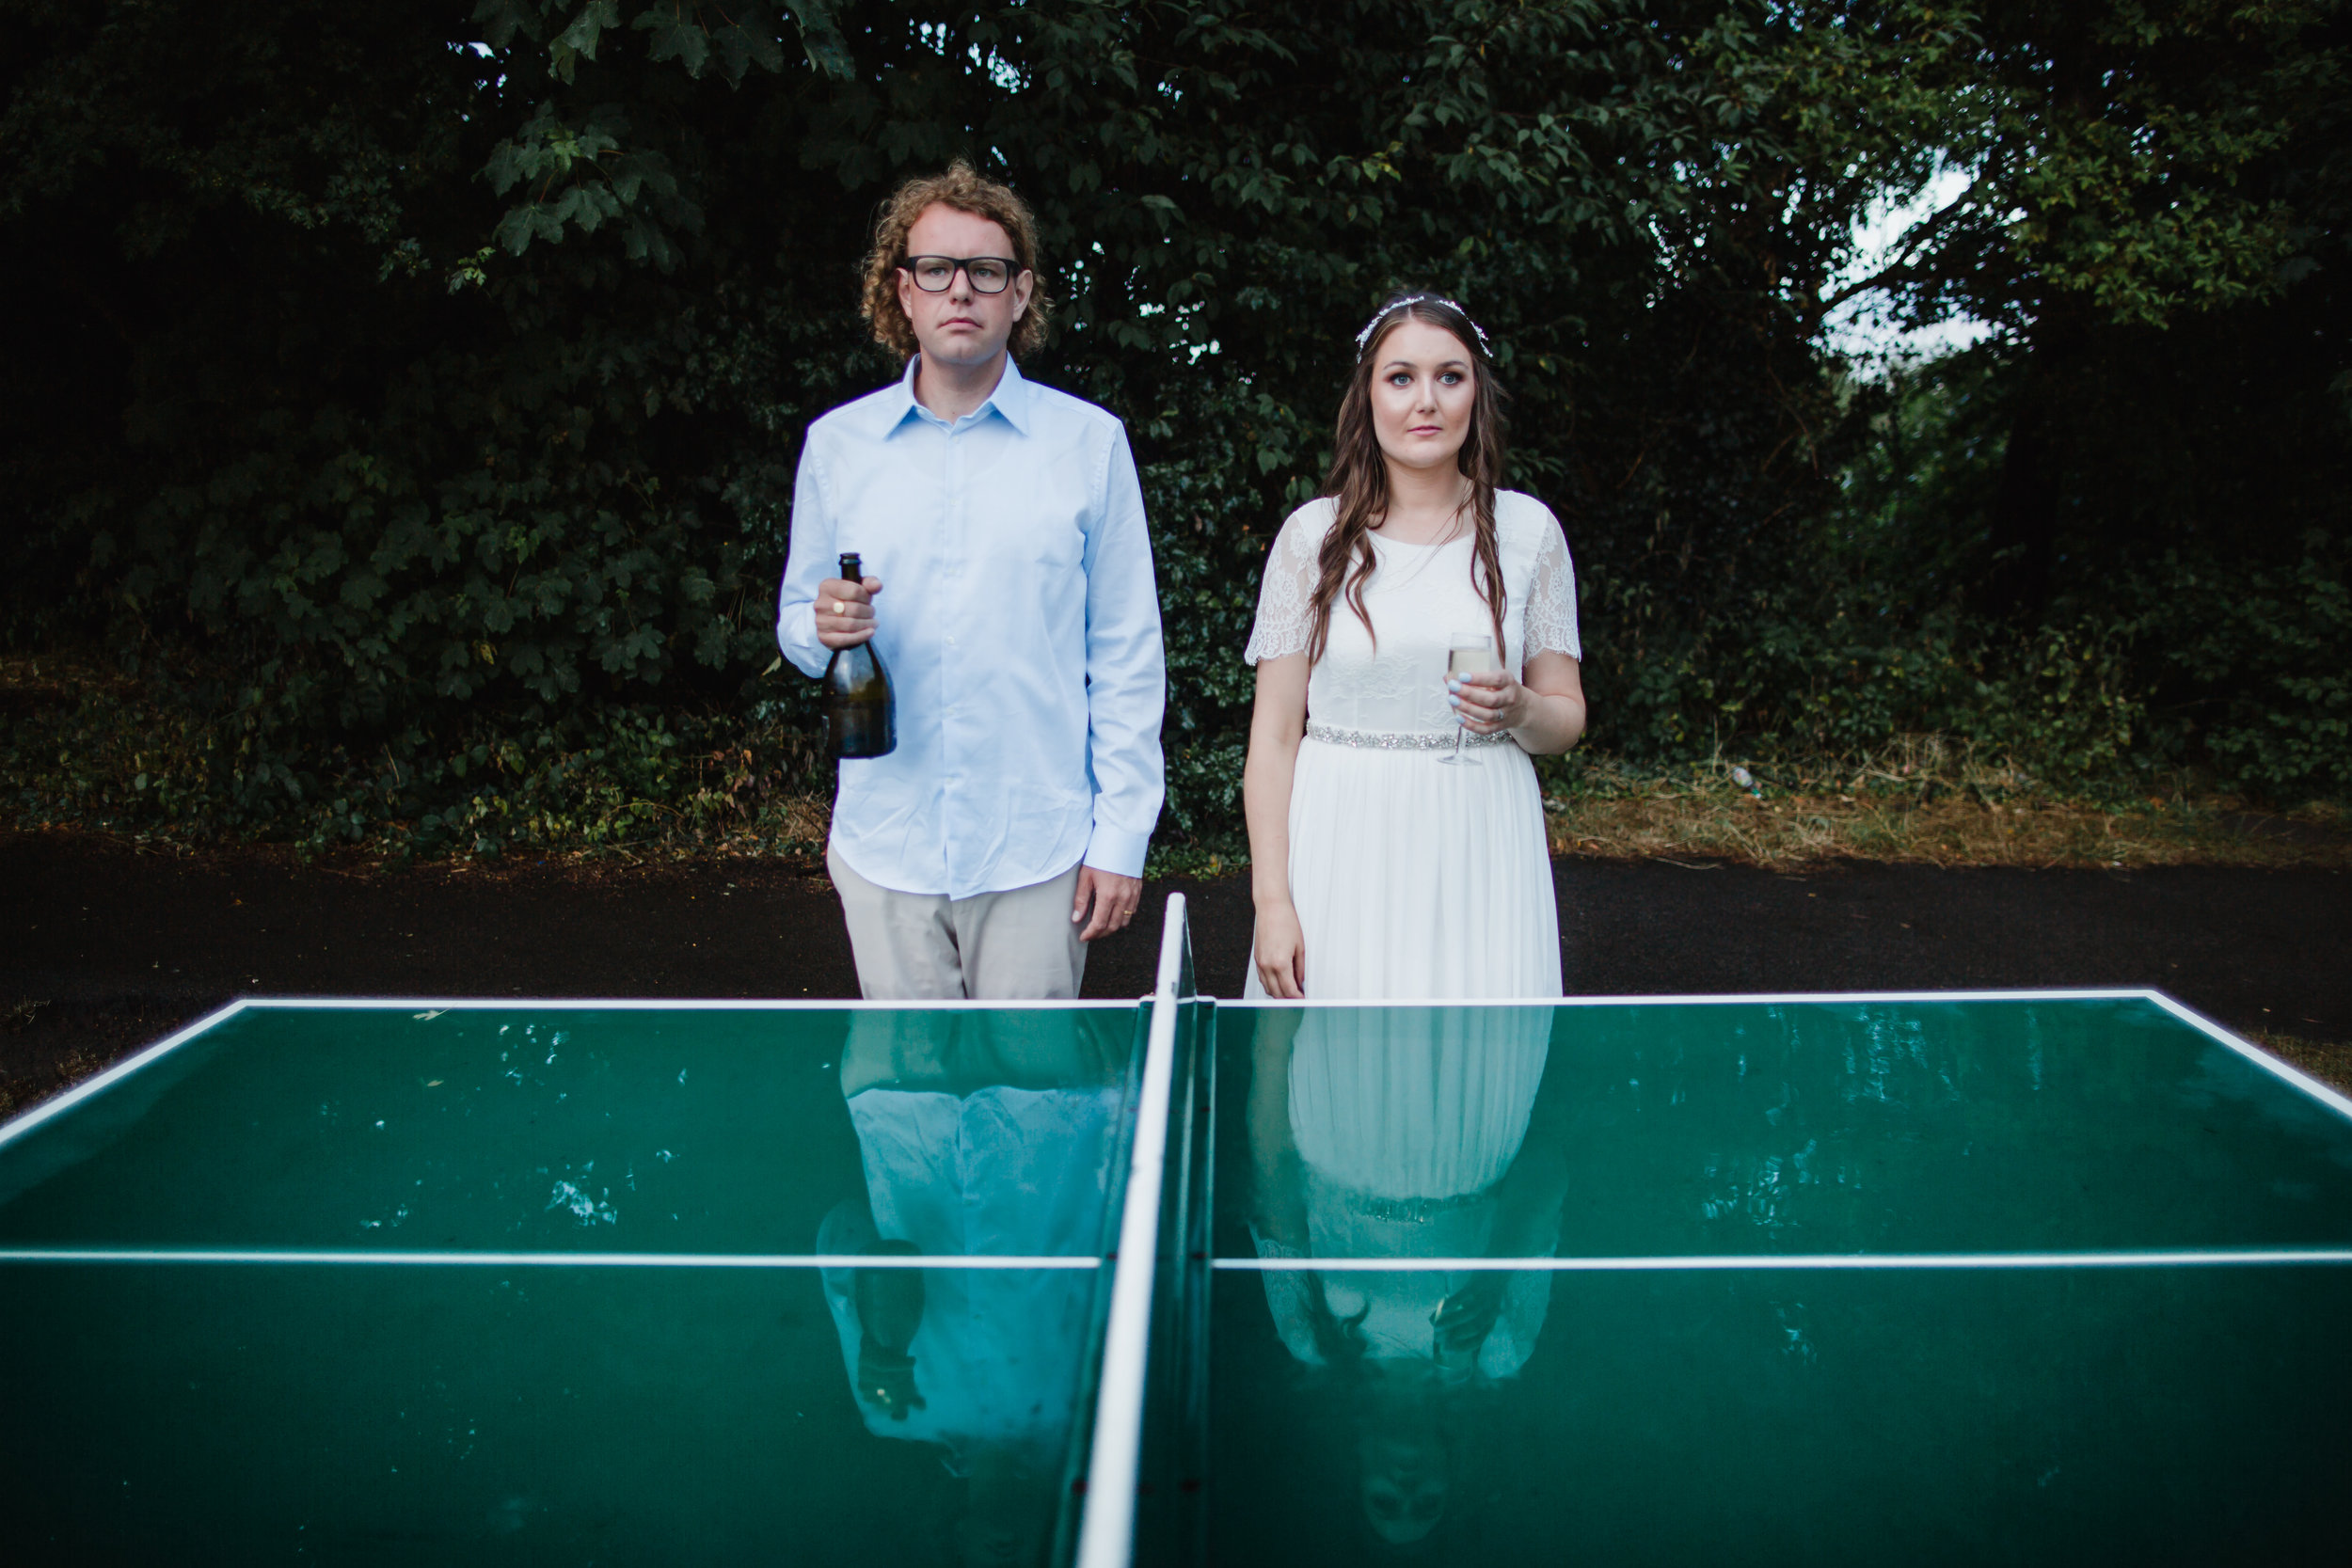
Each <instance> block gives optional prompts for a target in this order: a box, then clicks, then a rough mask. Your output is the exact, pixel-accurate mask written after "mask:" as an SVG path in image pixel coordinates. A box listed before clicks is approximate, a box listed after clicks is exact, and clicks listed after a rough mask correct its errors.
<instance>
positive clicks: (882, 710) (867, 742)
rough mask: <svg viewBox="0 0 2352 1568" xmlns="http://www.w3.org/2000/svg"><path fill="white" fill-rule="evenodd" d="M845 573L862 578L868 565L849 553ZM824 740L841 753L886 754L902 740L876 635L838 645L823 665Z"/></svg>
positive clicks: (850, 577)
mask: <svg viewBox="0 0 2352 1568" xmlns="http://www.w3.org/2000/svg"><path fill="white" fill-rule="evenodd" d="M841 576H842V578H843V579H844V580H846V581H849V582H860V581H863V580H864V579H865V577H866V569H865V568H864V567H863V566H862V565H860V564H859V562H858V558H857V557H856V556H854V555H845V556H843V557H842V558H841ZM825 741H826V744H827V745H828V746H829V747H830V748H831V749H832V752H833V754H834V756H837V757H880V756H888V755H889V754H890V752H891V751H892V750H893V749H894V748H895V747H897V745H898V699H897V698H896V697H894V696H893V695H892V694H891V690H890V672H889V671H887V670H885V669H883V668H882V654H881V652H880V651H879V650H877V649H876V648H875V646H874V641H873V639H872V638H867V639H866V641H863V642H861V643H859V644H858V645H857V646H856V647H854V648H835V649H834V651H833V661H832V662H831V663H830V664H827V665H826V666H825Z"/></svg>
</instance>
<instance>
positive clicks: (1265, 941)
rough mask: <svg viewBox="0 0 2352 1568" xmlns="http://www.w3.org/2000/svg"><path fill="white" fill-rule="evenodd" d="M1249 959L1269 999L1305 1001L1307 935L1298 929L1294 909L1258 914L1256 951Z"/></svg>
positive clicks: (1278, 907)
mask: <svg viewBox="0 0 2352 1568" xmlns="http://www.w3.org/2000/svg"><path fill="white" fill-rule="evenodd" d="M1250 958H1251V960H1252V961H1253V962H1255V963H1256V964H1257V966H1258V983H1259V984H1260V985H1262V986H1263V987H1265V992H1266V994H1267V995H1268V996H1274V997H1279V998H1281V999H1283V1000H1284V1001H1291V1002H1295V1001H1299V1000H1302V999H1304V998H1305V996H1306V994H1307V934H1306V933H1305V932H1304V931H1302V930H1300V929H1299V927H1298V911H1296V910H1295V909H1294V908H1292V907H1291V906H1290V905H1289V904H1287V903H1284V904H1278V905H1275V906H1273V907H1272V908H1269V909H1262V910H1260V911H1258V950H1257V951H1256V952H1255V953H1253V954H1251V955H1250Z"/></svg>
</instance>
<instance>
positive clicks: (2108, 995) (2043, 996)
mask: <svg viewBox="0 0 2352 1568" xmlns="http://www.w3.org/2000/svg"><path fill="white" fill-rule="evenodd" d="M1202 1000H1204V1001H1207V1000H1215V1002H1216V1005H1217V1006H1218V1007H1220V1008H1226V1007H1267V1008H1271V1007H1362V1008H1374V1007H1666V1006H1675V1007H1692V1006H1739V1005H1746V1006H1802V1005H1814V1004H1821V1005H1835V1004H1841V1003H1842V1004H1866V1003H1867V1004H1878V1003H1888V1002H2155V1003H2162V1002H2163V1001H2165V1000H2167V998H2166V997H2165V995H2164V993H2163V992H2162V991H2159V990H2153V989H2151V988H2149V987H2146V986H2115V987H2093V988H2085V989H2076V990H2064V989H2054V990H1815V991H1706V992H1689V993H1679V994H1675V995H1663V996H1380V997H1338V998H1317V997H1305V998H1300V999H1295V1000H1288V1001H1284V1000H1278V999H1276V998H1274V997H1269V996H1248V997H1241V996H1219V997H1216V998H1214V999H1212V998H1208V997H1205V996H1204V997H1203V998H1202Z"/></svg>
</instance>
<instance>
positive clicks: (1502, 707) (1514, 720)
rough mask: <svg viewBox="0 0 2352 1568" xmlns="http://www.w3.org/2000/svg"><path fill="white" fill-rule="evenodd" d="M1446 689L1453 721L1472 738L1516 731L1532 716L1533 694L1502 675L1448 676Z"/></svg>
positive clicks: (1500, 673)
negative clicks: (1505, 731) (1456, 721)
mask: <svg viewBox="0 0 2352 1568" xmlns="http://www.w3.org/2000/svg"><path fill="white" fill-rule="evenodd" d="M1445 688H1446V695H1447V697H1448V698H1449V699H1450V700H1451V701H1452V702H1453V704H1454V717H1455V718H1457V719H1459V720H1461V721H1462V727H1463V728H1464V729H1467V730H1469V731H1470V734H1472V735H1494V734H1497V733H1499V732H1501V731H1502V730H1516V729H1518V727H1519V726H1520V725H1521V724H1524V723H1526V722H1527V721H1528V720H1529V719H1530V718H1531V717H1532V716H1533V715H1534V708H1535V694H1534V692H1532V691H1530V690H1529V689H1527V688H1526V687H1524V686H1521V685H1520V684H1519V683H1518V681H1516V680H1514V679H1512V678H1511V676H1510V674H1509V673H1507V672H1504V671H1501V670H1490V671H1487V672H1486V673H1483V674H1476V675H1448V676H1447V677H1446V682H1445Z"/></svg>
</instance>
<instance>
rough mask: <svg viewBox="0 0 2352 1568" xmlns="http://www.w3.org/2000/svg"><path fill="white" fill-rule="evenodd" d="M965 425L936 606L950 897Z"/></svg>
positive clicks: (945, 517)
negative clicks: (939, 623) (941, 620)
mask: <svg viewBox="0 0 2352 1568" xmlns="http://www.w3.org/2000/svg"><path fill="white" fill-rule="evenodd" d="M961 423H962V421H961V420H957V421H956V422H955V423H953V424H950V425H949V426H948V427H947V439H946V448H947V451H946V457H945V460H944V464H943V467H942V470H941V476H942V478H941V489H942V491H943V492H944V493H943V494H942V496H941V497H940V502H941V504H940V508H939V523H940V535H941V537H940V552H939V563H940V572H941V575H942V576H943V577H944V578H946V582H944V583H943V584H942V585H941V586H942V587H943V589H944V590H945V592H943V593H942V594H940V595H939V597H938V599H937V601H936V602H937V603H938V604H939V607H940V609H941V610H942V612H943V614H944V617H945V619H946V626H945V627H943V628H942V633H941V636H940V640H939V696H940V710H939V721H940V722H939V737H940V746H939V764H940V788H941V791H942V793H943V794H944V795H945V796H946V810H944V811H943V812H941V813H940V818H941V823H942V826H943V829H944V832H943V835H942V836H943V838H944V839H945V842H944V843H943V844H942V845H941V848H942V850H943V851H944V853H945V855H946V862H947V886H948V889H949V891H950V893H951V894H952V893H954V892H956V891H960V890H961V888H962V886H963V877H962V868H961V866H960V865H959V864H958V863H957V861H956V852H955V846H957V845H958V844H961V843H963V842H964V841H965V840H966V838H967V836H968V835H967V834H966V833H965V832H964V824H963V822H962V821H961V816H962V809H961V807H962V800H963V792H962V790H961V789H960V788H959V787H958V784H959V783H960V782H961V779H962V777H963V751H962V747H961V742H960V737H959V736H958V730H957V725H956V722H955V718H956V708H957V699H958V696H959V695H960V693H959V692H958V691H957V690H956V689H955V688H956V684H957V683H956V659H957V649H956V627H957V626H958V625H959V623H960V622H961V614H960V610H961V603H960V602H959V598H958V595H959V594H961V591H962V583H961V572H960V571H959V570H958V566H959V562H960V552H959V550H958V548H957V546H958V544H959V542H960V541H961V539H962V536H963V517H964V507H965V506H966V504H967V501H966V498H965V496H964V491H963V441H962V436H961V430H960V429H959V426H961Z"/></svg>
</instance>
